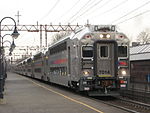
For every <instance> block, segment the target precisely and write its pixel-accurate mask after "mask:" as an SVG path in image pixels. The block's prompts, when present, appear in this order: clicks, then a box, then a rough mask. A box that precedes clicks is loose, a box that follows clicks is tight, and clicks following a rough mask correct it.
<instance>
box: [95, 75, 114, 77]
mask: <svg viewBox="0 0 150 113" xmlns="http://www.w3.org/2000/svg"><path fill="white" fill-rule="evenodd" d="M97 76H98V77H112V75H97Z"/></svg>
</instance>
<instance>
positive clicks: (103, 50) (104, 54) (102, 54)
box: [99, 46, 108, 58]
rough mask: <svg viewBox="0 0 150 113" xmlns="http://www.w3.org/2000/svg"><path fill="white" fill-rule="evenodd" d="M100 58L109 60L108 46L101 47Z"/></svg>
mask: <svg viewBox="0 0 150 113" xmlns="http://www.w3.org/2000/svg"><path fill="white" fill-rule="evenodd" d="M99 53H100V57H101V58H108V46H100V52H99Z"/></svg>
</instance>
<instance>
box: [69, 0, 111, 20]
mask: <svg viewBox="0 0 150 113" xmlns="http://www.w3.org/2000/svg"><path fill="white" fill-rule="evenodd" d="M102 1H103V0H100V1H98V2H96V3H95V4H93V5H92V6H91V7H89V8H88V9H86V10H85V11H84V12H82V13H81V14H80V15H79V16H77V17H76V18H74V19H73V20H72V21H71V22H74V21H75V20H76V19H77V18H79V17H81V16H82V15H84V14H85V13H87V12H88V11H89V10H91V9H92V8H94V7H95V6H97V5H99V4H100V3H101V2H102ZM110 1H111V0H108V1H107V2H106V3H108V2H110ZM102 7H103V6H102Z"/></svg>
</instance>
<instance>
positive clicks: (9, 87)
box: [0, 73, 127, 113]
mask: <svg viewBox="0 0 150 113" xmlns="http://www.w3.org/2000/svg"><path fill="white" fill-rule="evenodd" d="M0 113H127V112H126V111H122V110H120V109H117V108H114V107H111V106H108V105H105V104H103V103H100V102H98V101H95V100H91V99H89V98H88V97H84V96H81V95H78V94H76V93H72V92H70V91H65V90H62V89H61V88H57V87H55V86H50V85H47V84H44V83H40V82H38V81H36V80H32V79H30V78H26V77H24V76H21V75H18V74H14V73H8V78H7V80H6V86H5V94H4V102H3V104H0Z"/></svg>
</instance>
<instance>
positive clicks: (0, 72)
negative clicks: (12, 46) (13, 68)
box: [0, 17, 19, 99]
mask: <svg viewBox="0 0 150 113" xmlns="http://www.w3.org/2000/svg"><path fill="white" fill-rule="evenodd" d="M5 19H11V20H13V22H14V24H15V25H14V31H13V33H12V34H11V36H12V37H13V39H14V38H17V37H18V36H19V33H18V31H17V26H16V21H15V20H14V19H13V18H12V17H4V18H2V19H1V21H0V99H3V97H4V96H3V91H4V81H5V75H4V74H6V73H5V72H4V71H5V69H4V56H3V55H4V54H3V53H4V47H3V38H4V36H6V35H7V34H6V35H4V36H3V37H2V35H1V24H2V21H3V20H5Z"/></svg>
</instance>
